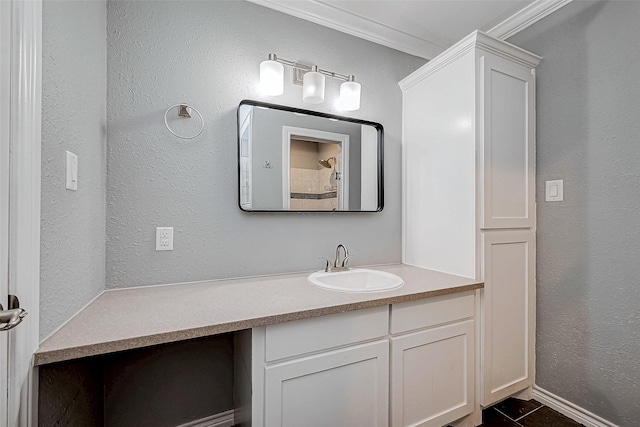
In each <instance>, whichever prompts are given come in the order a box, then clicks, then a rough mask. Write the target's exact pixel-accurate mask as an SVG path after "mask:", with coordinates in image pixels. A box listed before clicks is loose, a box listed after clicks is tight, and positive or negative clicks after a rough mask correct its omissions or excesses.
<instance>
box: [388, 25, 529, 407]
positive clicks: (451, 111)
mask: <svg viewBox="0 0 640 427" xmlns="http://www.w3.org/2000/svg"><path fill="white" fill-rule="evenodd" d="M539 61H540V57H538V56H536V55H533V54H531V53H529V52H526V51H524V50H522V49H520V48H518V47H516V46H513V45H511V44H509V43H505V42H502V41H499V40H495V39H493V38H491V37H489V36H487V35H485V34H483V33H481V32H475V33H473V34H471V35H470V36H468V37H466V38H465V39H463V40H462V41H460V42H459V43H457V44H456V45H455V46H453V47H452V48H450V49H448V50H447V51H445V52H444V53H442V54H441V55H439V56H438V57H436V58H434V59H433V60H431V61H430V62H428V63H427V64H426V65H424V66H423V67H421V68H420V69H418V70H417V71H416V72H414V73H413V74H411V75H410V76H408V77H407V78H406V79H404V80H403V81H401V82H400V86H401V88H402V90H403V175H404V176H403V183H404V186H403V190H404V194H403V200H404V206H403V217H404V223H403V262H404V263H406V264H411V265H416V266H420V267H425V268H429V269H433V270H438V271H442V272H446V273H451V274H457V275H461V276H465V277H471V278H476V279H480V280H483V281H484V284H485V287H484V290H481V291H478V295H479V299H478V301H479V302H478V307H477V311H478V322H477V328H478V329H477V336H478V346H477V354H478V360H477V366H478V374H477V381H476V382H477V384H478V388H477V392H478V393H477V401H478V403H479V404H481V405H483V406H486V405H491V404H493V403H495V402H497V401H499V400H501V399H503V398H505V397H507V396H510V395H512V394H514V393H516V392H519V391H522V390H524V389H526V388H527V387H530V386H531V385H533V380H534V363H533V361H534V334H535V330H534V327H535V277H534V274H535V270H534V268H535V247H534V246H535V245H534V242H535V188H534V187H535V67H536V66H537V64H538V62H539Z"/></svg>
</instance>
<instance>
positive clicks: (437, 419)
mask: <svg viewBox="0 0 640 427" xmlns="http://www.w3.org/2000/svg"><path fill="white" fill-rule="evenodd" d="M474 307H475V300H474V294H473V293H465V294H461V295H448V296H443V297H438V298H433V299H432V300H419V301H412V302H405V303H400V304H394V305H392V306H391V334H392V336H391V425H392V426H394V427H405V426H416V427H417V426H420V427H441V426H443V425H447V424H448V423H451V422H453V421H455V420H457V419H460V418H462V417H464V416H466V415H468V414H470V413H472V412H473V408H474V363H475V361H474V359H475V357H474V356H475V351H474V350H475V348H474V343H475V339H474V328H475V326H474V321H473V317H474Z"/></svg>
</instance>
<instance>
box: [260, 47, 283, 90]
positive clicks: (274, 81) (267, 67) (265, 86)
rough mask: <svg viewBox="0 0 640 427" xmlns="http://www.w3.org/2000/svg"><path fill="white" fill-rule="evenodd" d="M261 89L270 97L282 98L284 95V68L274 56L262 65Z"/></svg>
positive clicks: (271, 55) (270, 56)
mask: <svg viewBox="0 0 640 427" xmlns="http://www.w3.org/2000/svg"><path fill="white" fill-rule="evenodd" d="M260 88H261V89H262V91H263V92H264V93H265V94H267V95H270V96H280V95H282V94H283V93H284V67H283V66H282V64H281V63H279V62H277V61H276V56H275V55H274V54H269V59H268V60H266V61H262V62H261V63H260Z"/></svg>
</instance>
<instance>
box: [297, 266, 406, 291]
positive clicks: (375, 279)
mask: <svg viewBox="0 0 640 427" xmlns="http://www.w3.org/2000/svg"><path fill="white" fill-rule="evenodd" d="M307 280H308V281H309V283H311V284H312V285H316V286H320V287H321V288H325V289H331V290H333V291H342V292H380V291H389V290H391V289H397V288H399V287H400V286H402V285H404V280H402V278H400V277H398V276H396V275H395V274H391V273H387V272H386V271H378V270H369V269H366V268H354V269H352V270H349V271H339V272H333V273H327V272H324V271H316V272H315V273H311V274H310V275H309V277H307Z"/></svg>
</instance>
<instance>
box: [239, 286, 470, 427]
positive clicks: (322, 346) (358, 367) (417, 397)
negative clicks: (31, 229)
mask: <svg viewBox="0 0 640 427" xmlns="http://www.w3.org/2000/svg"><path fill="white" fill-rule="evenodd" d="M474 342H475V341H474V292H473V291H466V292H462V293H456V294H450V295H445V296H440V297H435V298H432V299H425V300H417V301H409V302H399V303H394V304H390V305H385V306H380V307H374V308H369V309H365V310H358V311H353V312H346V313H340V314H333V315H330V316H323V317H318V318H313V319H306V320H300V321H296V322H289V323H282V324H276V325H269V326H263V327H258V328H253V329H252V330H251V331H244V332H242V333H241V339H240V340H239V347H238V351H236V357H238V358H239V363H237V366H239V368H240V371H239V374H240V380H239V381H238V384H239V385H240V386H241V387H242V386H243V385H244V386H245V387H248V386H249V385H251V388H252V389H253V394H252V395H251V394H250V393H249V389H246V390H244V391H241V392H239V393H238V396H242V398H243V400H244V401H240V402H238V403H239V404H240V410H239V414H240V416H239V417H238V419H237V420H236V422H241V423H242V422H243V421H245V420H248V419H251V421H252V422H251V423H250V425H255V426H263V425H264V426H302V425H310V426H311V425H318V426H319V425H332V426H363V427H367V426H380V427H381V426H387V425H392V426H414V425H420V426H433V427H440V426H443V425H446V424H448V423H450V422H453V421H455V420H458V419H460V418H462V417H464V416H466V415H469V414H471V412H472V411H473V405H474V400H473V396H474V392H473V384H474V381H473V377H474V350H473V346H474ZM249 379H250V380H249ZM247 425H249V423H247Z"/></svg>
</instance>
